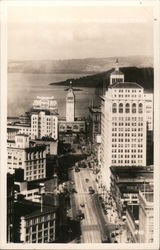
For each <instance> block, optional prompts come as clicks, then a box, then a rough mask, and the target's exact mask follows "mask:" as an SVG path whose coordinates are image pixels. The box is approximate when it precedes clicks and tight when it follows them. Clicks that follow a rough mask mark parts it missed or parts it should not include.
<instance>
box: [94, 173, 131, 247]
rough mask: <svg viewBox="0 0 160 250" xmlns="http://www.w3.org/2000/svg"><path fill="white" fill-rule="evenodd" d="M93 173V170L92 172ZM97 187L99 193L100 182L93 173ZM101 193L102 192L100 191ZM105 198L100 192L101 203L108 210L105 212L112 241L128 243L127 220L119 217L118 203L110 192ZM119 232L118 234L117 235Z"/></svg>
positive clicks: (106, 193)
mask: <svg viewBox="0 0 160 250" xmlns="http://www.w3.org/2000/svg"><path fill="white" fill-rule="evenodd" d="M92 173H93V172H92ZM93 176H94V179H95V183H96V187H97V192H98V193H99V184H98V182H96V175H95V174H94V173H93ZM99 194H100V193H99ZM105 195H106V196H105V197H104V198H105V200H104V199H103V197H102V196H103V195H102V193H101V194H100V196H101V200H99V201H100V202H101V205H102V207H103V210H104V211H106V212H104V213H106V214H105V217H106V219H107V220H106V221H107V226H108V228H109V231H110V238H111V242H112V243H114V242H115V243H126V242H127V240H128V239H127V229H126V225H125V222H124V221H123V220H122V219H121V218H119V215H118V213H117V211H116V210H117V208H116V203H115V201H114V199H113V198H112V197H111V194H110V192H109V191H108V192H107V191H105ZM112 233H113V234H115V237H111V234H112ZM116 234H117V235H116Z"/></svg>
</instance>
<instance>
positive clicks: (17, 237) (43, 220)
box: [14, 200, 57, 243]
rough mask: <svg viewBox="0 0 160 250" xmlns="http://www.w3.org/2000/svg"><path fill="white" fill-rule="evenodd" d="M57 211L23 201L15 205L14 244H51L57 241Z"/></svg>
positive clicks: (52, 207)
mask: <svg viewBox="0 0 160 250" xmlns="http://www.w3.org/2000/svg"><path fill="white" fill-rule="evenodd" d="M56 210H57V207H55V206H54V205H52V206H51V205H45V204H43V203H42V202H41V203H37V202H36V203H35V202H31V201H26V200H21V201H17V202H16V203H15V214H14V227H15V229H16V230H14V243H51V242H54V241H55V228H56Z"/></svg>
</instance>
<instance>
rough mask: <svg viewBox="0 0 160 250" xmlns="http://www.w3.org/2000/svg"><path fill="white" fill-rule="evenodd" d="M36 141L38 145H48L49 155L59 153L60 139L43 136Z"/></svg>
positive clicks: (47, 151)
mask: <svg viewBox="0 0 160 250" xmlns="http://www.w3.org/2000/svg"><path fill="white" fill-rule="evenodd" d="M34 142H35V143H36V144H38V145H46V154H47V155H57V149H58V140H54V139H53V138H48V137H43V138H42V139H36V140H34Z"/></svg>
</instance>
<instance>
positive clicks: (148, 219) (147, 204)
mask: <svg viewBox="0 0 160 250" xmlns="http://www.w3.org/2000/svg"><path fill="white" fill-rule="evenodd" d="M139 204H140V207H139V243H152V242H153V238H154V223H153V222H154V219H153V214H154V205H153V204H154V201H153V188H150V189H147V190H145V189H143V191H140V192H139Z"/></svg>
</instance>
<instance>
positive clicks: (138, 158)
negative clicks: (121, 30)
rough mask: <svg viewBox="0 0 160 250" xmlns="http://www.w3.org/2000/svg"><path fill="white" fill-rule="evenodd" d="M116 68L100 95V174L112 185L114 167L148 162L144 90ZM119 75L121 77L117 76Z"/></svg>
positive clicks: (108, 185)
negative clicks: (111, 170) (111, 176)
mask: <svg viewBox="0 0 160 250" xmlns="http://www.w3.org/2000/svg"><path fill="white" fill-rule="evenodd" d="M117 63H118V62H117V61H116V68H115V71H114V72H113V73H111V76H110V85H109V87H108V90H107V91H106V93H105V95H104V96H103V97H102V98H101V99H102V102H101V162H100V163H101V164H100V165H101V176H102V183H103V185H104V186H106V187H107V188H110V167H111V166H124V167H125V166H130V167H132V166H145V165H146V111H145V98H144V89H143V88H142V87H141V86H140V85H139V84H137V83H135V82H124V75H123V73H121V72H120V71H119V68H118V65H117ZM117 75H118V77H117Z"/></svg>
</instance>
